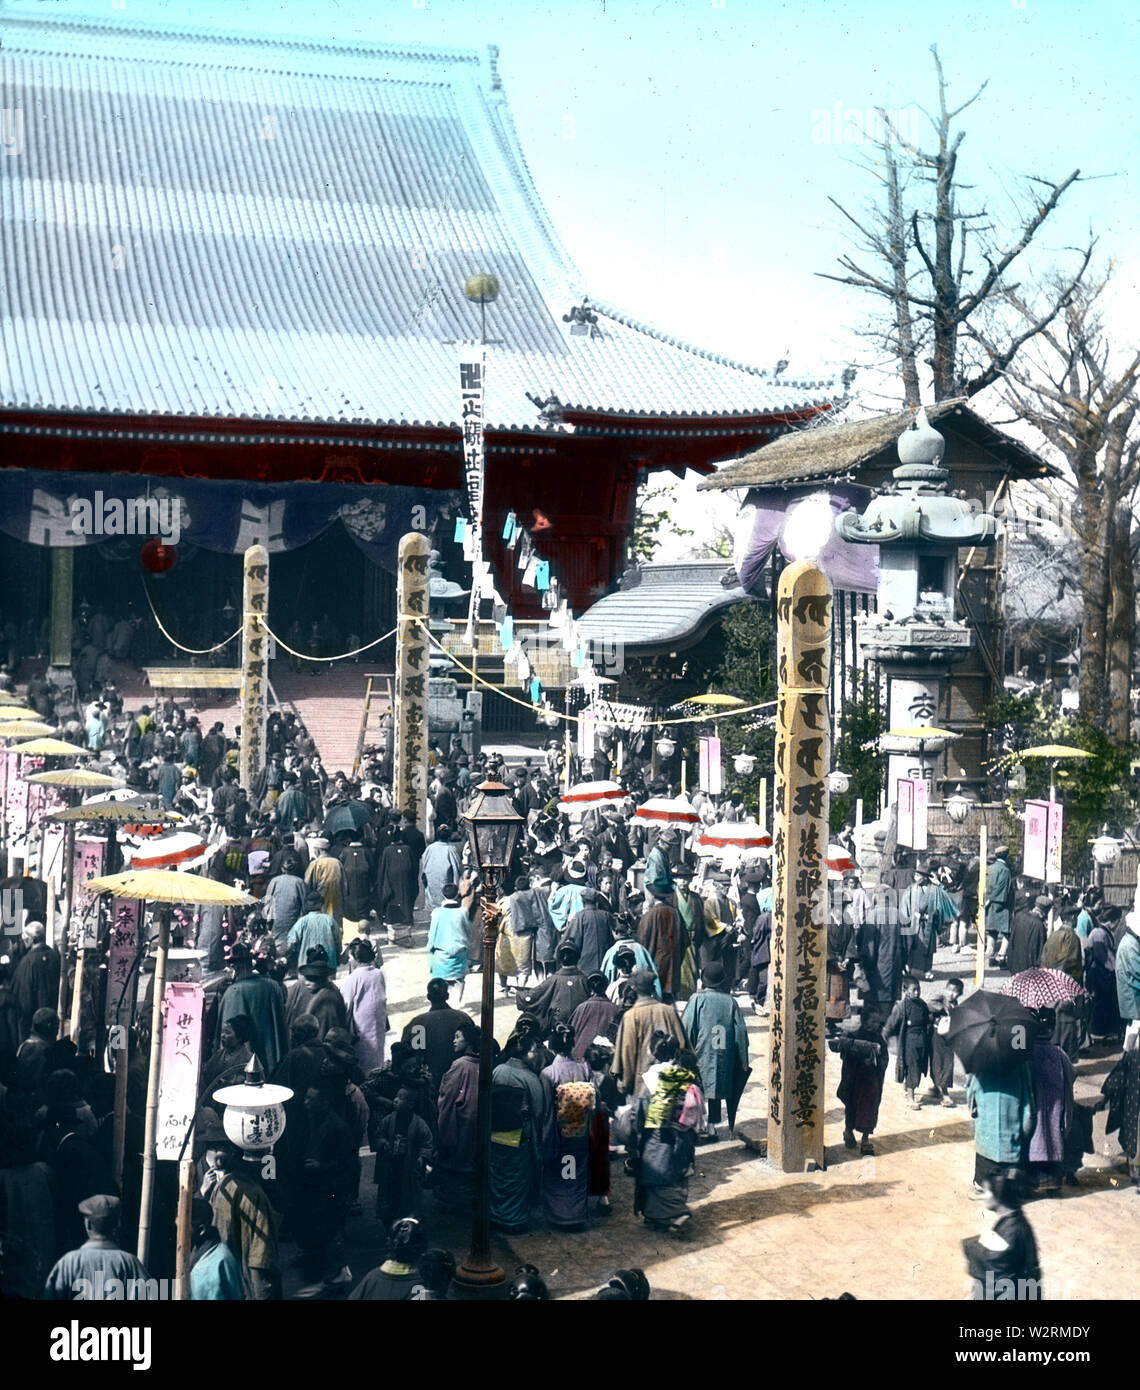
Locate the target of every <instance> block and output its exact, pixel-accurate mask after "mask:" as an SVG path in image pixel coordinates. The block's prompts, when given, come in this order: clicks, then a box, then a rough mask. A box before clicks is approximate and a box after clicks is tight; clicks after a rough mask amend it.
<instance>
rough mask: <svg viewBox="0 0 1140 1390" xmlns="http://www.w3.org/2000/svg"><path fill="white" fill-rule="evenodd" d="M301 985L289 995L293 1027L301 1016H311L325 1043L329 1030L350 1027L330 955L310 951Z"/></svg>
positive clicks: (289, 1018)
mask: <svg viewBox="0 0 1140 1390" xmlns="http://www.w3.org/2000/svg"><path fill="white" fill-rule="evenodd" d="M300 975H301V983H300V984H298V985H297V986H295V988H294V991H293V993H292V994H291V995H290V996H289V1004H288V1008H287V1009H286V1014H285V1019H286V1022H287V1023H289V1024H291V1023H293V1022H294V1020H295V1019H297V1018H299V1017H300V1016H301V1015H302V1014H308V1015H309V1016H310V1017H311V1018H312V1019H313V1020H314V1022H315V1023H316V1025H317V1037H318V1039H321V1040H323V1039H324V1036H325V1034H326V1033H327V1032H328V1031H329V1029H330V1028H344V1029H346V1030H347V1028H348V1014H347V1012H346V1011H345V1007H344V997H343V996H342V995H341V993H340V991H339V990H338V989H337V987H336V986H335V985H334V984H333V982H332V980H331V978H330V976H331V975H332V971H331V969H330V968H329V962H328V956H327V954H326V952H325V950H324V949H323V948H322V947H320V946H312V947H310V949H309V957H308V960H307V961H306V962H305V964H304V965H302V966H301V970H300Z"/></svg>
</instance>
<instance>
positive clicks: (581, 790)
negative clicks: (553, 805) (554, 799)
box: [558, 782, 629, 815]
mask: <svg viewBox="0 0 1140 1390" xmlns="http://www.w3.org/2000/svg"><path fill="white" fill-rule="evenodd" d="M628 796H629V792H627V791H625V790H624V788H622V787H619V786H618V784H617V783H616V782H576V783H575V784H574V786H572V787H571V788H570V790H569V791H568V792H564V793H563V795H562V800H561V801H560V802H559V803H558V809H559V810H560V811H564V812H566V813H567V814H568V815H572V814H573V813H574V812H576V811H577V812H579V813H580V812H582V811H588V810H589V809H590V807H591V806H599V805H601V804H602V803H603V802H606V801H625V800H626V799H627V798H628Z"/></svg>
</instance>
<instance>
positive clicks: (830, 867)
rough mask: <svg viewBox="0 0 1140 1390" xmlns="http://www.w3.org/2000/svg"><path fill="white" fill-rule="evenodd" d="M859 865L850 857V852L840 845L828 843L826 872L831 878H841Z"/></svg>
mask: <svg viewBox="0 0 1140 1390" xmlns="http://www.w3.org/2000/svg"><path fill="white" fill-rule="evenodd" d="M858 868H859V865H858V864H856V862H855V861H854V859H852V858H851V852H850V851H849V850H846V849H844V848H843V846H842V845H828V847H827V872H828V874H829V875H830V876H831V877H832V878H842V877H843V875H844V874H849V873H852V872H854V871H856V870H857V869H858Z"/></svg>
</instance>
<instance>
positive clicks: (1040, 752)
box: [0, 726, 1092, 801]
mask: <svg viewBox="0 0 1140 1390" xmlns="http://www.w3.org/2000/svg"><path fill="white" fill-rule="evenodd" d="M0 733H3V726H0ZM1009 756H1010V757H1011V758H1015V759H1017V760H1018V761H1021V760H1023V759H1025V758H1048V760H1049V800H1050V801H1056V799H1057V786H1056V782H1057V764H1058V763H1059V762H1064V761H1065V760H1066V759H1067V758H1091V757H1092V754H1091V753H1090V752H1088V751H1087V749H1084V748H1073V747H1072V746H1071V745H1070V744H1067V743H1039V744H1036V745H1035V746H1034V747H1033V748H1016V749H1014V751H1013V752H1012V753H1010V755H1009Z"/></svg>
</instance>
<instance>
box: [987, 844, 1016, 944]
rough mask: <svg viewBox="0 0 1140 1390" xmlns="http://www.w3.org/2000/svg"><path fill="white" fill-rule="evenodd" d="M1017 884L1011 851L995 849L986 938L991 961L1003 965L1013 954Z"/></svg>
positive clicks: (989, 872) (989, 881)
mask: <svg viewBox="0 0 1140 1390" xmlns="http://www.w3.org/2000/svg"><path fill="white" fill-rule="evenodd" d="M1013 900H1014V882H1013V870H1012V869H1011V868H1010V864H1009V847H1008V845H1004V844H997V845H994V847H993V849H992V850H991V851H990V864H989V868H988V869H987V870H986V903H985V906H986V935H987V936H988V937H989V957H990V959H991V960H994V961H996V962H999V963H1000V962H1002V961H1004V960H1005V958H1006V956H1007V955H1008V954H1009V933H1010V930H1011V917H1012V913H1013Z"/></svg>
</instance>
